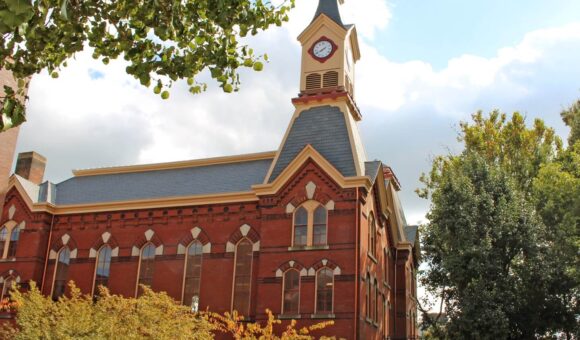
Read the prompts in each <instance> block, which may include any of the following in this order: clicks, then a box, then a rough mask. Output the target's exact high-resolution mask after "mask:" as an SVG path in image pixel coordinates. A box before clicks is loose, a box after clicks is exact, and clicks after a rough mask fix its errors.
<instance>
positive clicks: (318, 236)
mask: <svg viewBox="0 0 580 340" xmlns="http://www.w3.org/2000/svg"><path fill="white" fill-rule="evenodd" d="M312 243H313V244H314V245H315V246H321V245H326V208H324V207H323V206H321V205H320V206H318V208H316V210H315V211H314V235H313V240H312Z"/></svg>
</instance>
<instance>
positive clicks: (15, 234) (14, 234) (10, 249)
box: [7, 227, 20, 257]
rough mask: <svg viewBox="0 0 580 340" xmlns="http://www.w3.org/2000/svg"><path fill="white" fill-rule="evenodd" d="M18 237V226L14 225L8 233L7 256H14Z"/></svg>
mask: <svg viewBox="0 0 580 340" xmlns="http://www.w3.org/2000/svg"><path fill="white" fill-rule="evenodd" d="M18 239H20V228H19V227H14V228H13V229H12V233H11V234H10V243H9V245H8V254H7V256H8V257H15V256H16V248H17V247H18Z"/></svg>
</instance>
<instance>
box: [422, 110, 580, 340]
mask: <svg viewBox="0 0 580 340" xmlns="http://www.w3.org/2000/svg"><path fill="white" fill-rule="evenodd" d="M460 126H461V134H460V136H459V140H460V141H462V142H463V143H464V144H465V150H464V151H463V153H462V154H460V155H457V156H453V155H450V156H446V157H443V156H441V157H437V158H436V159H435V161H434V163H433V168H432V170H431V172H430V173H429V174H428V175H424V176H423V177H422V181H423V182H424V184H425V187H424V189H422V190H420V191H419V193H420V195H421V196H422V197H424V198H431V200H432V207H431V211H430V212H429V215H428V218H429V221H430V222H429V224H428V225H427V226H425V227H424V230H423V235H424V239H423V242H424V244H423V249H424V251H425V257H424V258H425V259H426V262H427V263H428V268H427V269H426V270H425V271H424V273H423V275H422V282H423V284H424V285H425V287H426V288H427V290H428V291H429V292H431V293H432V294H437V295H438V296H440V297H441V303H442V306H443V307H444V310H445V312H446V314H447V318H448V322H447V323H446V324H445V325H444V326H443V327H442V326H441V325H439V324H438V323H437V322H436V321H437V320H433V318H431V317H430V316H429V315H428V314H427V313H423V314H424V315H423V316H424V320H425V326H426V327H430V331H431V334H432V335H433V336H434V337H435V338H470V339H496V338H502V339H504V338H505V339H529V338H535V337H540V336H544V335H550V334H555V333H556V332H561V331H564V332H567V333H568V335H569V336H571V334H573V333H574V332H575V327H577V320H578V317H579V313H578V312H579V310H578V282H579V281H578V279H577V274H575V268H577V266H578V253H579V248H578V229H577V223H578V216H579V214H578V209H579V208H580V205H579V204H578V202H579V201H578V197H580V195H579V192H580V191H579V190H580V188H579V182H578V177H577V174H578V173H577V169H578V168H579V167H580V163H579V162H578V160H579V158H577V156H575V155H574V152H572V151H573V150H566V151H564V150H562V143H561V141H560V139H559V137H558V136H556V135H555V133H554V130H553V129H550V128H547V127H546V126H545V125H544V123H543V122H542V121H541V120H535V122H534V126H533V127H532V128H531V129H528V128H527V127H526V124H525V120H524V118H523V117H522V116H521V115H520V114H518V113H515V114H514V115H512V117H511V118H510V119H509V120H508V118H507V116H506V115H505V114H500V113H499V112H497V111H495V112H492V113H491V114H489V116H487V117H486V116H484V115H483V114H482V113H481V112H480V113H477V114H475V115H473V122H462V123H461V125H460ZM575 275H576V276H575ZM424 312H426V310H425V311H424Z"/></svg>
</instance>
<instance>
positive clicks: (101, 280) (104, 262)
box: [93, 245, 112, 296]
mask: <svg viewBox="0 0 580 340" xmlns="http://www.w3.org/2000/svg"><path fill="white" fill-rule="evenodd" d="M111 252H112V249H111V247H109V246H108V245H104V246H102V247H101V250H99V254H98V255H97V268H96V270H95V283H94V285H93V296H97V295H99V286H103V287H107V286H108V284H109V276H110V274H111Z"/></svg>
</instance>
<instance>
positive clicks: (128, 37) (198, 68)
mask: <svg viewBox="0 0 580 340" xmlns="http://www.w3.org/2000/svg"><path fill="white" fill-rule="evenodd" d="M293 6H294V0H283V1H282V2H281V4H280V5H279V6H275V5H273V4H272V3H271V2H270V1H269V0H257V1H253V0H219V1H217V0H216V1H197V0H187V1H172V0H156V1H140V0H115V1H109V0H82V1H79V0H37V1H32V0H4V1H0V69H1V68H6V69H8V70H10V71H12V73H13V74H14V76H15V78H16V79H17V80H18V86H17V88H11V87H5V88H4V90H5V93H6V94H5V96H4V98H0V105H2V108H1V110H0V111H1V115H0V118H1V119H0V131H3V130H6V129H8V128H10V127H12V126H18V125H20V124H21V123H22V122H24V121H25V119H26V118H25V109H24V105H23V99H22V98H23V94H24V93H25V88H26V86H27V81H26V80H27V79H28V78H29V77H30V76H32V75H34V74H36V73H39V72H40V71H42V70H48V72H49V73H50V74H51V75H52V77H54V78H57V77H58V70H59V69H60V68H62V67H66V66H67V61H68V60H69V59H71V58H73V57H74V55H75V54H76V53H78V52H80V51H83V50H85V49H88V48H91V49H92V51H93V58H95V59H99V60H101V61H102V62H103V63H104V64H105V65H106V64H108V63H109V62H110V61H111V60H114V59H118V58H120V57H121V58H123V59H125V60H126V61H127V62H128V66H127V68H126V72H127V73H128V74H130V75H132V76H133V77H135V78H136V79H137V80H139V81H140V82H141V84H142V85H144V86H147V87H149V86H150V85H151V84H153V86H154V89H153V90H154V92H155V93H156V94H159V95H160V96H161V97H162V98H164V99H166V98H168V97H169V92H168V91H166V90H163V89H164V88H167V87H168V86H171V84H172V82H174V81H176V80H178V79H187V82H188V85H189V86H190V92H192V93H199V92H201V91H203V90H204V89H205V88H206V86H207V85H206V84H205V83H198V82H197V81H196V80H195V76H196V75H198V74H199V73H200V72H202V71H203V70H206V69H208V70H209V71H210V73H211V76H212V78H214V79H215V80H216V81H217V82H218V83H219V84H220V86H221V87H222V88H223V90H224V91H225V92H232V91H234V90H237V88H238V86H239V84H240V81H239V76H238V73H237V70H238V69H239V68H240V67H248V68H253V69H254V70H256V71H260V70H261V69H262V68H263V64H262V61H263V60H267V57H265V56H256V55H254V53H253V51H252V49H251V48H249V46H246V45H245V44H244V43H242V42H241V41H240V40H241V39H242V38H243V37H245V36H246V35H248V34H252V35H255V34H257V33H258V32H259V31H261V30H265V29H267V28H268V27H270V26H272V25H278V26H280V25H281V24H282V22H284V21H287V20H288V11H289V10H290V8H292V7H293Z"/></svg>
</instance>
